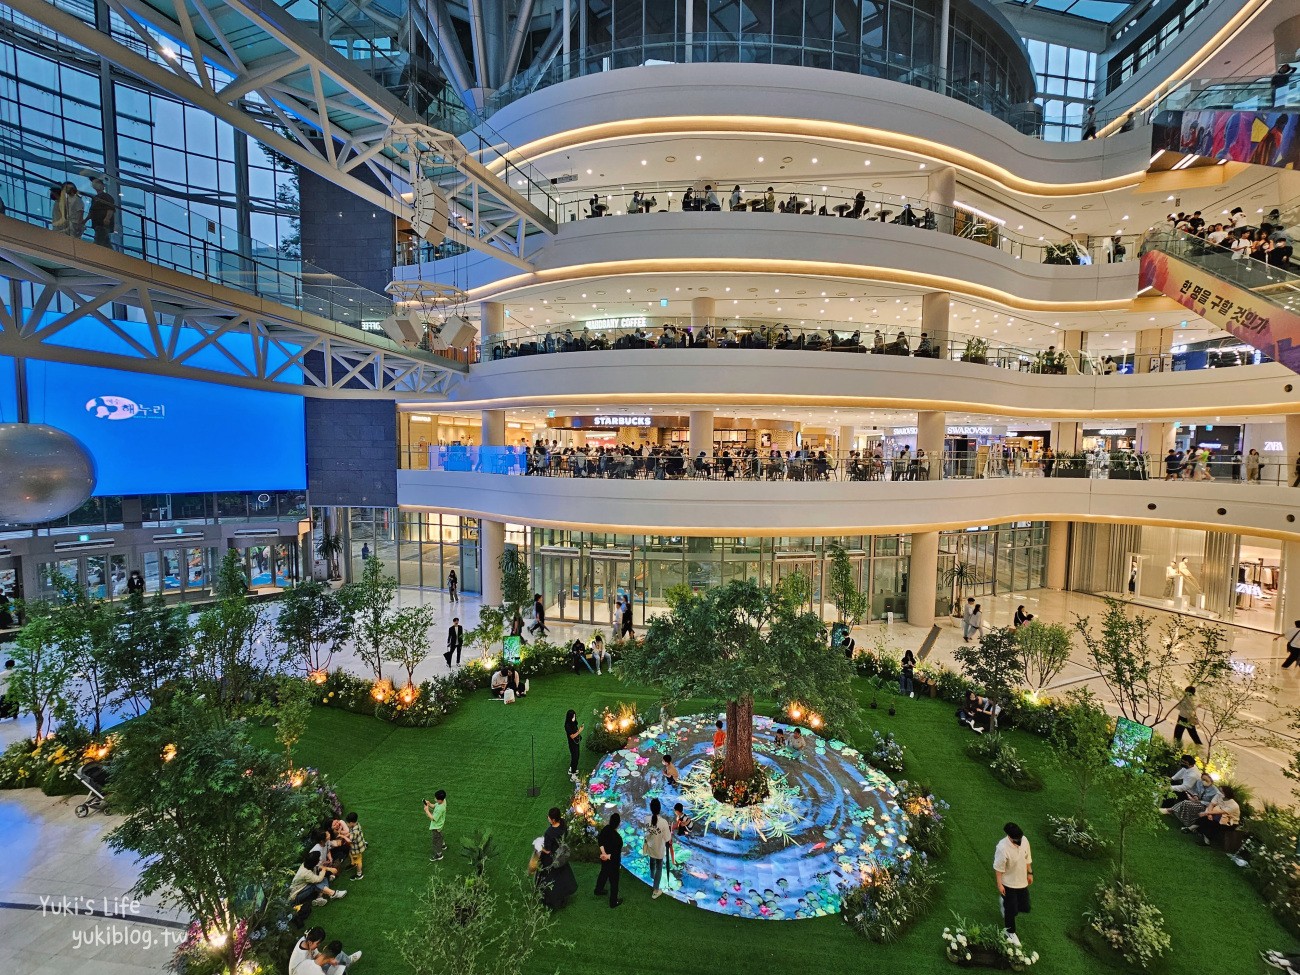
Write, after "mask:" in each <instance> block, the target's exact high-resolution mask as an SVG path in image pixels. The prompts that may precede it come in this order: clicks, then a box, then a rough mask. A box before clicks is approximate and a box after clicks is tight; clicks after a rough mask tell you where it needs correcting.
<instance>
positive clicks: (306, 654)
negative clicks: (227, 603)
mask: <svg viewBox="0 0 1300 975" xmlns="http://www.w3.org/2000/svg"><path fill="white" fill-rule="evenodd" d="M350 634H351V627H349V625H348V618H347V614H346V613H345V612H344V611H343V601H342V600H341V599H339V596H338V593H336V592H335V591H334V590H333V589H331V588H330V587H329V586H327V585H325V584H324V583H323V582H318V581H316V580H314V579H311V580H308V581H307V582H304V583H302V585H299V586H294V588H292V589H289V590H287V591H286V592H285V594H284V596H282V597H281V599H280V615H279V616H277V617H276V620H275V635H276V639H277V640H279V641H280V643H281V644H283V646H284V648H285V650H286V651H287V652H288V654H289V656H290V657H296V658H297V659H298V661H299V662H300V663H301V664H302V665H303V667H304V668H305V669H306V671H307V673H308V674H309V675H316V674H321V673H324V672H325V671H326V670H328V669H329V665H330V660H331V659H332V658H333V656H334V654H335V653H336V652H337V651H338V649H339V647H340V646H341V645H342V644H343V642H344V641H345V640H347V638H348V636H349V635H350Z"/></svg>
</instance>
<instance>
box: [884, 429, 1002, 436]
mask: <svg viewBox="0 0 1300 975" xmlns="http://www.w3.org/2000/svg"><path fill="white" fill-rule="evenodd" d="M948 432H949V433H955V434H958V435H959V436H963V437H992V436H994V435H996V434H998V433H1001V432H1002V431H1001V430H999V429H997V428H995V427H974V426H950V427H948ZM893 435H894V436H895V437H915V436H916V427H893Z"/></svg>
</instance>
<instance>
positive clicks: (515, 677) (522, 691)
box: [506, 666, 528, 698]
mask: <svg viewBox="0 0 1300 975" xmlns="http://www.w3.org/2000/svg"><path fill="white" fill-rule="evenodd" d="M506 689H507V690H511V691H514V692H515V697H516V698H521V697H524V696H525V695H526V694H527V693H528V681H527V680H525V679H524V678H523V677H522V676H521V675H520V673H519V670H518V668H516V667H513V666H512V667H510V668H508V669H507V670H506Z"/></svg>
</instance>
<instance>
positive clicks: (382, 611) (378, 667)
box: [339, 555, 397, 680]
mask: <svg viewBox="0 0 1300 975" xmlns="http://www.w3.org/2000/svg"><path fill="white" fill-rule="evenodd" d="M396 594H397V580H396V579H395V578H393V577H392V576H390V575H389V574H388V573H386V572H385V571H384V563H383V562H382V561H380V559H379V558H378V556H374V555H372V556H370V558H368V559H366V561H365V565H364V566H363V567H362V569H361V579H360V581H358V582H354V583H352V584H351V585H348V586H344V587H343V589H342V590H341V591H340V593H339V596H340V598H341V599H342V600H343V603H344V605H345V606H346V607H347V611H348V613H349V615H350V616H351V618H352V629H353V632H354V633H355V634H356V647H357V656H358V657H360V658H361V659H362V660H363V661H365V663H366V665H367V666H368V667H370V669H371V670H373V671H374V672H375V677H377V678H379V679H381V680H382V679H383V676H384V634H385V633H386V632H387V630H388V624H389V622H390V620H389V616H390V614H391V613H392V605H393V597H394V596H395V595H396Z"/></svg>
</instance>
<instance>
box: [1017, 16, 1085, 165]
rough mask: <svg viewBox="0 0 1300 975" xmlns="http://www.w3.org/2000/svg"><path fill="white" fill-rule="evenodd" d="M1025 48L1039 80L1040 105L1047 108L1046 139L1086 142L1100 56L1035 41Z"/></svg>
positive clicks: (1044, 131) (1044, 133)
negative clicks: (1087, 115) (1085, 128)
mask: <svg viewBox="0 0 1300 975" xmlns="http://www.w3.org/2000/svg"><path fill="white" fill-rule="evenodd" d="M1025 46H1026V47H1027V48H1028V49H1029V59H1030V60H1031V61H1032V62H1033V63H1034V73H1035V74H1036V75H1037V76H1038V98H1037V99H1036V101H1037V102H1038V104H1039V105H1041V106H1042V107H1043V138H1044V139H1045V140H1047V141H1049V142H1075V141H1077V140H1079V139H1082V138H1083V117H1084V113H1085V112H1086V111H1087V109H1088V105H1089V103H1090V102H1091V101H1092V100H1093V93H1094V90H1095V88H1096V80H1095V79H1096V77H1097V55H1096V54H1095V53H1094V52H1092V51H1085V50H1082V49H1080V48H1076V47H1066V46H1065V45H1063V44H1050V43H1048V42H1046V41H1036V40H1032V39H1029V40H1026V41H1025Z"/></svg>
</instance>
